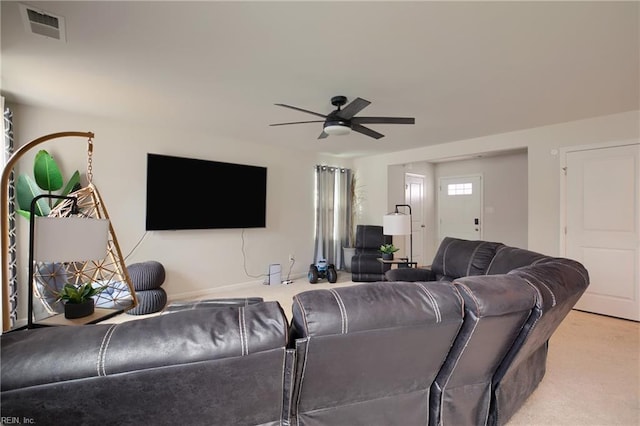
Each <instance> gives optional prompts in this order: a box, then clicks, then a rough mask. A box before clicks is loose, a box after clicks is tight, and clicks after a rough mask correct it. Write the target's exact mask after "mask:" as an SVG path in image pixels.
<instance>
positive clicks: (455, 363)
mask: <svg viewBox="0 0 640 426" xmlns="http://www.w3.org/2000/svg"><path fill="white" fill-rule="evenodd" d="M460 287H462V289H463V290H466V291H467V292H470V291H471V290H470V289H469V288H468V287H467V286H466V285H464V284H460ZM472 299H473V300H474V301H476V303H477V300H476V299H475V298H474V297H473V295H472ZM477 327H478V321H476V323H475V324H473V329H472V330H471V333H470V334H469V336H473V335H474V333H475V331H476V328H477ZM470 340H471V339H470V338H469V339H467V341H466V342H465V343H464V346H463V347H462V349H461V350H460V353H459V354H458V356H457V358H456V360H455V362H454V363H453V368H451V373H450V374H449V377H447V380H446V382H444V383H443V385H442V393H441V394H440V407H442V404H443V403H444V390H445V389H446V388H447V384H448V383H449V380H450V379H451V376H452V375H453V372H454V371H455V369H456V367H457V366H458V363H459V362H460V358H462V354H463V353H464V351H465V350H466V349H467V347H468V346H469V341H470ZM454 345H455V341H454Z"/></svg>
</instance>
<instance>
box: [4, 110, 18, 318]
mask: <svg viewBox="0 0 640 426" xmlns="http://www.w3.org/2000/svg"><path fill="white" fill-rule="evenodd" d="M2 105H3V114H4V117H3V123H2V128H3V130H4V143H3V145H4V146H3V149H2V159H1V160H2V162H1V163H2V166H3V167H4V165H5V164H6V163H7V161H8V160H9V158H10V157H11V155H12V154H13V112H12V111H11V110H10V109H9V108H4V98H3V99H2ZM15 210H16V208H15V180H14V172H11V175H9V211H7V212H6V213H5V214H8V215H9V253H8V255H9V256H8V259H7V260H8V261H9V277H7V282H8V283H9V291H8V293H9V303H8V306H9V318H10V321H11V327H13V326H14V325H15V324H16V321H17V320H18V267H17V257H16V212H15Z"/></svg>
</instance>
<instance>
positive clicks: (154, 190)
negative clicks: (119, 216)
mask: <svg viewBox="0 0 640 426" xmlns="http://www.w3.org/2000/svg"><path fill="white" fill-rule="evenodd" d="M266 207H267V168H266V167H259V166H250V165H244V164H233V163H223V162H218V161H209V160H199V159H195V158H183V157H172V156H168V155H160V154H151V153H148V154H147V213H146V229H147V230H148V231H157V230H178V229H212V228H213V229H224V228H264V227H265V226H266Z"/></svg>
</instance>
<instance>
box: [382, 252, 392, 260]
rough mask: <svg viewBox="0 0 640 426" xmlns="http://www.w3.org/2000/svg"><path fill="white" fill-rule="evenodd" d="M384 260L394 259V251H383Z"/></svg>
mask: <svg viewBox="0 0 640 426" xmlns="http://www.w3.org/2000/svg"><path fill="white" fill-rule="evenodd" d="M382 260H393V253H382Z"/></svg>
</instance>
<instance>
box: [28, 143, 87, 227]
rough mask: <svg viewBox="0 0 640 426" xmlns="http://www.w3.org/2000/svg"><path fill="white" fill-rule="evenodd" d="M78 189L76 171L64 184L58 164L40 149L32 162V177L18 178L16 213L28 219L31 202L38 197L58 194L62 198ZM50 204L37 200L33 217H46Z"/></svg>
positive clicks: (78, 174) (78, 180)
mask: <svg viewBox="0 0 640 426" xmlns="http://www.w3.org/2000/svg"><path fill="white" fill-rule="evenodd" d="M78 188H80V173H79V172H78V171H77V170H76V171H75V172H74V173H73V175H72V176H71V178H70V179H69V180H68V181H67V183H66V184H65V183H64V178H63V176H62V172H61V171H60V168H59V167H58V163H57V162H56V160H55V159H54V158H53V156H51V154H49V153H48V152H47V151H45V150H44V149H42V150H40V151H38V153H37V154H36V156H35V158H34V160H33V177H31V176H29V175H27V174H21V175H19V176H18V180H17V183H16V198H17V201H18V206H19V209H18V210H17V211H16V212H17V213H18V214H20V215H21V216H24V217H25V218H27V219H29V217H30V216H31V214H30V212H29V209H30V207H31V200H33V199H34V198H35V197H37V196H38V195H41V194H45V193H46V194H54V193H56V192H58V194H57V195H63V196H64V195H68V194H69V193H70V192H72V191H75V190H77V189H78ZM51 202H52V201H51V200H49V201H48V202H47V200H44V199H40V200H38V202H37V203H36V206H35V210H34V213H35V215H36V216H47V215H48V214H49V211H50V210H51V207H52V205H51V204H50V203H51ZM58 202H60V201H58ZM58 202H56V204H57V203H58Z"/></svg>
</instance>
